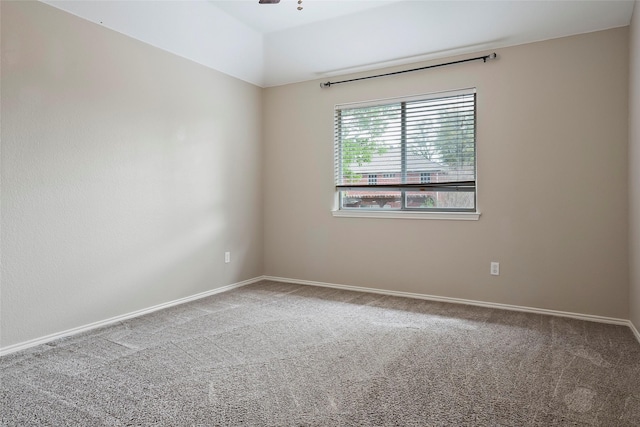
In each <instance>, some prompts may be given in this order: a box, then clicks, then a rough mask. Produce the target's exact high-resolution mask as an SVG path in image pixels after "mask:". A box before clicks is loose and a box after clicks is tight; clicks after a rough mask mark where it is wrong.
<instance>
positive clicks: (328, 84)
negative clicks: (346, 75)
mask: <svg viewBox="0 0 640 427" xmlns="http://www.w3.org/2000/svg"><path fill="white" fill-rule="evenodd" d="M320 87H321V88H323V89H324V88H326V87H331V82H326V83H320Z"/></svg>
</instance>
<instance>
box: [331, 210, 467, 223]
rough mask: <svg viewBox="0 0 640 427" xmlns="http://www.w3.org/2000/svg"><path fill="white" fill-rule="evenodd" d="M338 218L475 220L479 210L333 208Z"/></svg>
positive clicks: (333, 212)
mask: <svg viewBox="0 0 640 427" xmlns="http://www.w3.org/2000/svg"><path fill="white" fill-rule="evenodd" d="M331 213H332V215H333V216H334V217H338V218H393V219H439V220H457V221H477V220H478V219H480V212H407V211H379V210H378V211H376V210H371V211H361V210H334V211H332V212H331Z"/></svg>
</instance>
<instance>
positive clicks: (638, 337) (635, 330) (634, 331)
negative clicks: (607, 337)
mask: <svg viewBox="0 0 640 427" xmlns="http://www.w3.org/2000/svg"><path fill="white" fill-rule="evenodd" d="M629 327H630V328H631V332H633V335H635V336H636V339H637V340H638V342H639V343H640V332H638V329H637V328H636V325H634V324H633V322H632V321H631V320H629Z"/></svg>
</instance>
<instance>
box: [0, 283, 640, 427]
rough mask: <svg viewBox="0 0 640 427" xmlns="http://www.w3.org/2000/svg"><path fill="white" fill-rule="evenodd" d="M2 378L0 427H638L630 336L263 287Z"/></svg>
mask: <svg viewBox="0 0 640 427" xmlns="http://www.w3.org/2000/svg"><path fill="white" fill-rule="evenodd" d="M0 373H1V375H2V378H1V380H2V382H1V385H0V398H1V401H0V404H1V405H2V406H1V408H0V410H1V415H0V422H1V423H2V425H3V426H32V425H47V426H65V425H74V426H75V425H78V426H139V425H140V426H218V425H220V426H241V425H242V426H607V427H609V426H640V344H638V342H637V341H636V340H635V338H634V336H633V334H632V333H631V331H630V330H629V329H628V328H627V327H624V326H615V325H607V324H599V323H592V322H585V321H580V320H573V319H567V318H560V317H552V316H543V315H537V314H528V313H519V312H511V311H502V310H495V309H488V308H480V307H473V306H465V305H458V304H446V303H439V302H430V301H423V300H414V299H407V298H398V297H389V296H382V295H376V294H368V293H360V292H350V291H343V290H336V289H330V288H320V287H311V286H302V285H292V284H283V283H276V282H267V281H264V282H260V283H256V284H253V285H250V286H245V287H243V288H239V289H236V290H233V291H229V292H225V293H222V294H218V295H214V296H211V297H208V298H204V299H201V300H198V301H194V302H191V303H188V304H184V305H180V306H177V307H173V308H169V309H166V310H163V311H159V312H155V313H152V314H149V315H146V316H143V317H139V318H135V319H131V320H128V321H124V322H120V323H118V324H115V325H112V326H109V327H105V328H102V329H99V330H94V331H91V332H89V333H85V334H81V335H75V336H72V337H69V338H66V339H61V340H58V341H54V342H51V343H49V344H45V345H41V346H38V347H34V348H31V349H28V350H25V351H22V352H18V353H14V354H10V355H7V356H4V357H2V358H0Z"/></svg>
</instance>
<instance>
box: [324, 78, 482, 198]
mask: <svg viewBox="0 0 640 427" xmlns="http://www.w3.org/2000/svg"><path fill="white" fill-rule="evenodd" d="M475 130H476V93H475V89H466V90H461V91H456V92H447V93H438V94H431V95H423V96H419V97H411V98H402V99H394V100H384V101H378V102H373V103H359V104H346V105H338V106H336V108H335V156H334V160H335V164H334V167H335V183H336V188H337V190H339V191H341V192H343V193H344V192H347V191H351V192H352V194H351V196H353V191H368V192H372V191H373V192H375V191H387V192H389V191H390V190H392V191H400V192H404V191H434V192H456V191H458V192H459V191H463V192H472V193H474V194H473V195H472V196H473V197H472V199H473V203H472V206H470V205H469V203H467V204H466V205H465V206H463V207H462V208H461V209H460V210H469V209H475V181H476V137H475V134H476V132H475ZM427 176H428V177H429V179H425V177H427ZM343 196H344V194H343ZM347 196H349V194H347ZM351 198H353V197H351ZM402 198H403V199H405V198H404V197H402ZM400 207H403V206H400ZM431 207H434V206H431ZM436 208H437V207H436ZM456 210H457V209H456Z"/></svg>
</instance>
